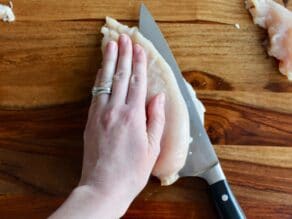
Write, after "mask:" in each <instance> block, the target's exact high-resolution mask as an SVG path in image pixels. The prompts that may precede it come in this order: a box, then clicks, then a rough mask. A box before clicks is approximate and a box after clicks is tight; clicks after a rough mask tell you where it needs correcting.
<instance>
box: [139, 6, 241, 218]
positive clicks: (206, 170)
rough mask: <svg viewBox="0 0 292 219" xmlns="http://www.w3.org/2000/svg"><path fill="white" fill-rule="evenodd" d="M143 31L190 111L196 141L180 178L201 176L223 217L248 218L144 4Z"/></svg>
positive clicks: (141, 15)
mask: <svg viewBox="0 0 292 219" xmlns="http://www.w3.org/2000/svg"><path fill="white" fill-rule="evenodd" d="M139 29H140V32H141V33H142V34H143V35H144V36H145V37H146V38H147V39H149V40H150V41H151V42H152V43H153V45H154V46H155V48H156V49H157V50H158V51H159V53H160V54H161V55H162V56H163V58H164V59H165V61H166V62H167V63H168V64H169V66H170V67H171V69H172V71H173V73H174V75H175V78H176V81H177V83H178V86H179V89H180V91H181V93H182V95H183V98H184V100H185V102H186V105H187V108H188V113H189V118H190V133H191V137H192V139H193V141H192V142H191V143H190V146H189V153H188V157H187V160H186V163H185V166H184V167H183V168H182V169H181V170H180V172H179V176H180V177H187V176H192V177H194V176H198V177H201V178H203V179H205V180H206V181H207V183H208V184H209V187H210V190H211V194H212V197H213V200H214V202H215V205H216V208H217V211H218V214H219V217H220V218H224V219H244V218H246V217H245V215H244V213H243V211H242V209H241V207H240V205H239V203H238V202H237V200H236V198H235V196H234V194H233V192H232V190H231V189H230V186H229V184H228V181H227V179H226V177H225V175H224V172H223V170H222V168H221V165H220V163H219V160H218V157H217V155H216V153H215V151H214V148H213V146H212V144H211V142H210V139H209V137H208V135H207V132H206V130H205V128H204V126H203V124H202V123H201V121H200V118H199V114H198V112H197V110H196V108H195V104H194V102H193V100H192V98H191V96H190V93H189V91H188V88H187V87H186V84H185V80H184V78H183V75H182V73H181V70H180V68H179V66H178V64H177V62H176V60H175V58H174V56H173V54H172V52H171V50H170V48H169V46H168V43H167V41H166V40H165V38H164V36H163V34H162V33H161V31H160V29H159V27H158V25H157V24H156V22H155V20H154V19H153V17H152V15H151V13H150V12H149V11H148V9H147V8H146V6H145V5H144V4H142V5H141V7H140V18H139Z"/></svg>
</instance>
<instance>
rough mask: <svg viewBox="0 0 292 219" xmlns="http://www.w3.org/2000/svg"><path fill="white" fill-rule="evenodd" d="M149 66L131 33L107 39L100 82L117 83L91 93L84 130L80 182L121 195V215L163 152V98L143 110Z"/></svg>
mask: <svg viewBox="0 0 292 219" xmlns="http://www.w3.org/2000/svg"><path fill="white" fill-rule="evenodd" d="M132 47H133V48H132ZM146 65H147V60H146V55H145V52H144V49H143V48H142V47H141V46H139V45H137V44H136V45H132V42H131V39H130V38H129V37H128V36H127V35H121V37H120V39H119V42H118V46H117V44H116V42H113V41H112V42H109V43H108V45H107V47H106V51H105V54H104V61H103V66H102V70H100V71H99V73H98V75H97V79H96V86H106V84H108V82H109V81H113V83H112V93H111V95H109V94H101V95H99V96H97V97H93V100H92V104H91V106H90V110H89V115H88V122H87V125H86V129H85V132H84V160H83V170H82V177H81V181H80V185H87V186H90V187H92V188H94V189H96V190H98V191H99V192H101V193H103V194H104V195H105V196H114V197H112V198H113V199H118V201H119V203H117V204H118V206H115V207H119V208H120V209H119V212H120V215H119V216H122V215H123V214H124V213H125V211H126V209H127V208H128V206H129V204H130V203H131V202H132V200H133V199H134V198H135V197H136V196H137V194H138V193H139V192H140V191H141V190H142V189H143V188H144V187H145V185H146V183H147V181H148V178H149V176H150V174H151V171H152V168H153V166H154V164H155V161H156V159H157V157H158V155H159V152H160V139H161V136H162V133H163V128H164V120H165V118H164V102H165V96H164V94H163V93H162V94H160V95H158V96H155V97H154V98H153V99H152V100H150V103H149V104H148V106H147V108H145V104H146V93H147V71H146Z"/></svg>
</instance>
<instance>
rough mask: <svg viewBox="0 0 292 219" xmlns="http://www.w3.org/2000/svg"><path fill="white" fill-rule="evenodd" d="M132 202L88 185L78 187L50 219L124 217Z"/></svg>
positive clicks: (115, 218)
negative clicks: (124, 200)
mask: <svg viewBox="0 0 292 219" xmlns="http://www.w3.org/2000/svg"><path fill="white" fill-rule="evenodd" d="M129 204H130V203H126V202H123V200H120V199H119V197H117V196H115V195H113V194H106V193H104V192H103V191H101V190H99V189H98V188H95V187H91V186H88V185H81V186H78V187H76V188H75V189H74V190H73V191H72V193H71V194H70V196H69V197H68V199H67V200H66V201H65V202H64V203H63V205H62V206H61V207H60V208H59V209H58V210H57V211H56V212H55V213H54V214H53V215H51V216H50V217H49V219H63V218H66V219H81V218H107V219H117V218H120V217H122V216H123V215H124V214H125V212H126V210H127V208H128V207H129Z"/></svg>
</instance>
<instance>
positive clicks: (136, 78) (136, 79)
mask: <svg viewBox="0 0 292 219" xmlns="http://www.w3.org/2000/svg"><path fill="white" fill-rule="evenodd" d="M141 82H143V80H142V77H141V74H140V73H135V74H133V75H132V76H131V80H130V83H131V85H132V86H134V87H136V85H138V84H141Z"/></svg>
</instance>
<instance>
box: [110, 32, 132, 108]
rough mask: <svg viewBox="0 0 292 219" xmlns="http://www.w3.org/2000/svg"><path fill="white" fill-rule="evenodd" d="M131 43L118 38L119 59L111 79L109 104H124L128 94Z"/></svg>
mask: <svg viewBox="0 0 292 219" xmlns="http://www.w3.org/2000/svg"><path fill="white" fill-rule="evenodd" d="M132 53H133V51H132V42H131V39H130V38H129V37H128V36H127V35H125V34H122V35H121V36H120V38H119V59H118V66H117V70H116V73H115V75H114V77H113V86H112V94H111V100H110V102H111V103H112V104H114V105H121V104H125V102H126V97H127V93H128V86H129V78H130V75H131V71H132Z"/></svg>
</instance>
